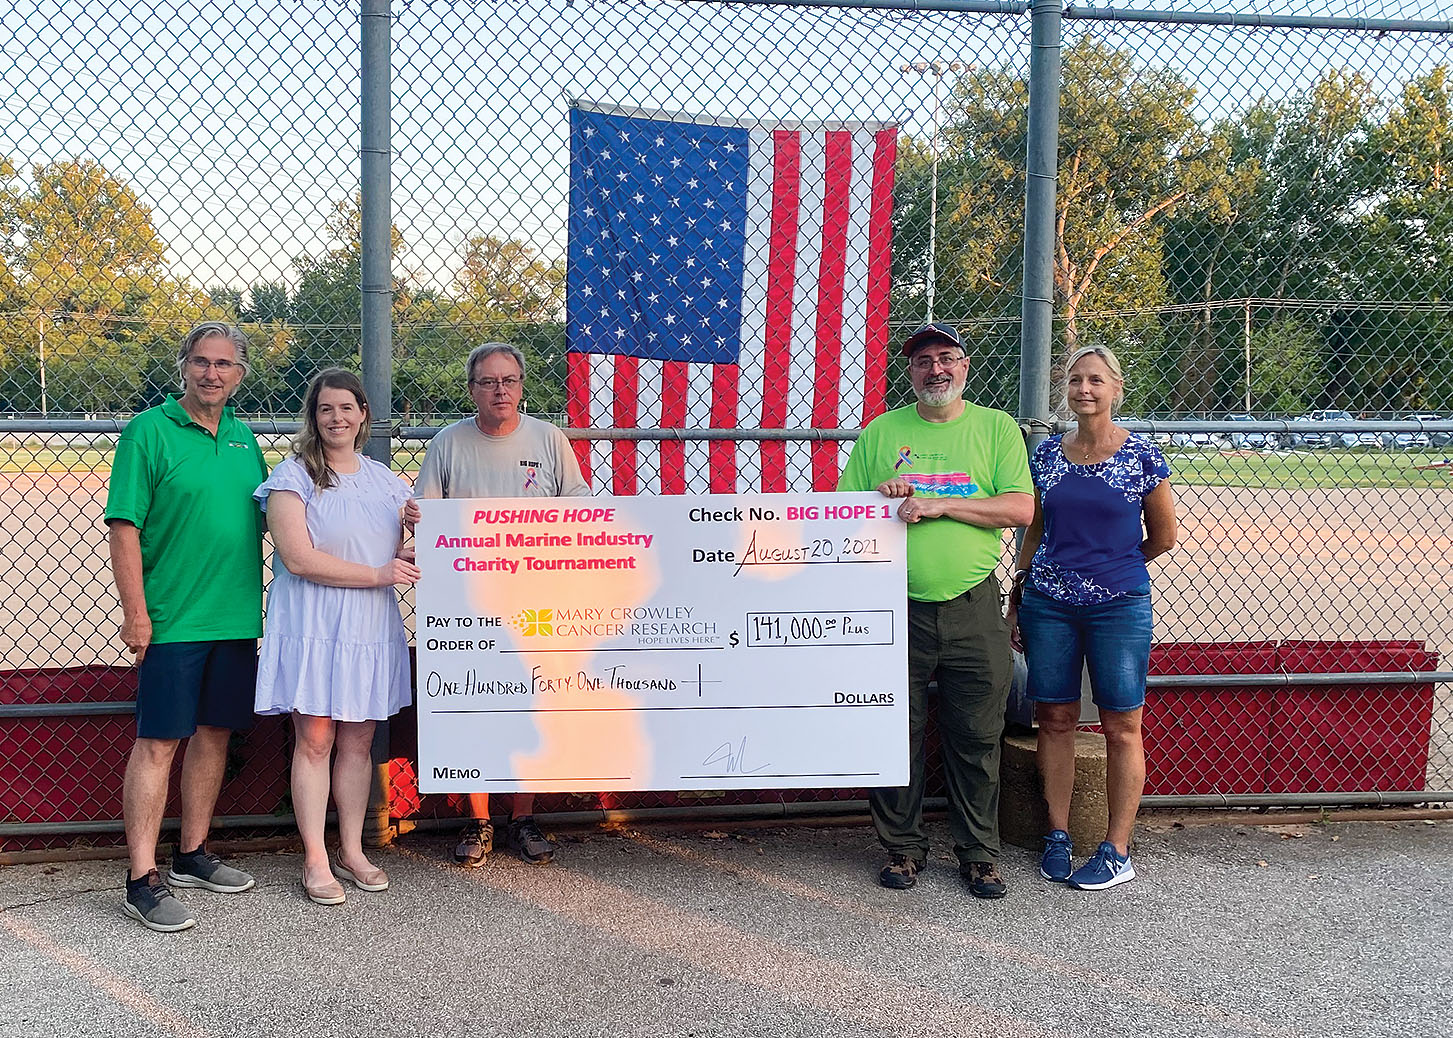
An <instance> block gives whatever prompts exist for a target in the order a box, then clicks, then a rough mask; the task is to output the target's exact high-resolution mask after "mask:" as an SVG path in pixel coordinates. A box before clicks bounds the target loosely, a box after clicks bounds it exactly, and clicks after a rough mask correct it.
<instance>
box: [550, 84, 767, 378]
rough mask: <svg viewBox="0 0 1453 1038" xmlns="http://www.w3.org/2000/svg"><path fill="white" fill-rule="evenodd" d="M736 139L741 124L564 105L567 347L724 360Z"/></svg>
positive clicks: (741, 152)
mask: <svg viewBox="0 0 1453 1038" xmlns="http://www.w3.org/2000/svg"><path fill="white" fill-rule="evenodd" d="M747 142H748V132H747V130H746V129H745V128H742V127H735V126H712V125H703V124H699V123H684V122H671V121H667V120H656V119H640V118H631V117H628V116H622V115H609V114H605V113H601V112H593V111H588V110H585V109H581V108H572V109H571V111H570V247H569V276H568V278H567V285H566V335H567V339H568V341H569V344H570V345H569V348H570V350H571V351H572V352H577V353H605V354H617V355H622V356H628V357H645V358H653V359H657V360H678V361H691V362H695V363H710V364H733V363H736V360H737V357H738V355H739V353H740V351H741V318H742V315H741V305H742V266H743V247H744V243H745V239H746V228H745V226H744V224H745V223H746V213H747V169H748V167H747Z"/></svg>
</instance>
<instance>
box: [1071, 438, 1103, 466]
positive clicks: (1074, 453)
mask: <svg viewBox="0 0 1453 1038" xmlns="http://www.w3.org/2000/svg"><path fill="white" fill-rule="evenodd" d="M1060 446H1061V447H1063V446H1064V441H1063V440H1061V441H1060ZM1068 453H1069V459H1070V461H1072V462H1074V463H1075V464H1077V465H1092V464H1098V463H1097V462H1092V461H1091V460H1090V459H1091V458H1094V457H1095V454H1096V451H1094V450H1092V449H1091V448H1089V447H1085V446H1083V445H1081V443H1080V441H1079V438H1078V437H1076V438H1075V442H1074V443H1072V444H1071V445H1070V450H1069V452H1068ZM1114 453H1115V451H1114V450H1111V451H1110V454H1114ZM1104 460H1106V459H1105V458H1101V459H1100V461H1104Z"/></svg>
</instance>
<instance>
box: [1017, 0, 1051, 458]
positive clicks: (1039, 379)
mask: <svg viewBox="0 0 1453 1038" xmlns="http://www.w3.org/2000/svg"><path fill="white" fill-rule="evenodd" d="M1060 10H1061V3H1060V0H1035V3H1034V6H1033V8H1032V14H1031V27H1030V59H1029V140H1028V143H1027V146H1026V149H1025V152H1026V154H1025V159H1026V163H1027V173H1028V175H1027V177H1026V178H1025V187H1024V288H1023V300H1024V302H1023V322H1022V325H1021V328H1020V339H1019V343H1020V367H1019V414H1020V416H1021V417H1022V418H1027V419H1031V420H1033V421H1035V422H1036V423H1048V421H1049V371H1050V350H1051V349H1052V348H1053V347H1052V343H1053V335H1054V244H1055V179H1056V176H1057V170H1058V160H1059V92H1060ZM1045 428H1047V425H1036V427H1035V429H1034V431H1033V433H1032V434H1031V436H1030V442H1029V446H1030V447H1031V448H1033V447H1034V445H1035V444H1036V443H1038V442H1039V440H1041V439H1043V438H1044V432H1045Z"/></svg>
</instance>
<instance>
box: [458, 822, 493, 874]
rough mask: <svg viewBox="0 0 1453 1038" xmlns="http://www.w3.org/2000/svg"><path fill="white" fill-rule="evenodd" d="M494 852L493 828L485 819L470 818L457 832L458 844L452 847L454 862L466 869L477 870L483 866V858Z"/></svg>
mask: <svg viewBox="0 0 1453 1038" xmlns="http://www.w3.org/2000/svg"><path fill="white" fill-rule="evenodd" d="M492 850H494V826H493V825H492V824H490V821H489V819H487V818H471V819H470V820H469V821H468V822H465V823H464V828H463V829H461V830H459V842H458V843H457V844H456V845H455V847H454V860H455V861H457V862H458V863H459V864H461V865H463V866H464V867H466V868H470V869H477V868H479V866H481V865H483V864H484V856H485V855H486V854H488V853H489V852H490V851H492Z"/></svg>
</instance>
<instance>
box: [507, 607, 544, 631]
mask: <svg viewBox="0 0 1453 1038" xmlns="http://www.w3.org/2000/svg"><path fill="white" fill-rule="evenodd" d="M554 619H555V610H553V609H521V610H520V611H519V613H518V614H517V615H516V616H514V617H512V618H511V619H510V626H511V627H513V628H514V629H515V630H517V631H519V632H520V633H521V634H522V635H524V636H525V637H527V638H535V637H538V636H540V635H550V634H554V633H555V625H554Z"/></svg>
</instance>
